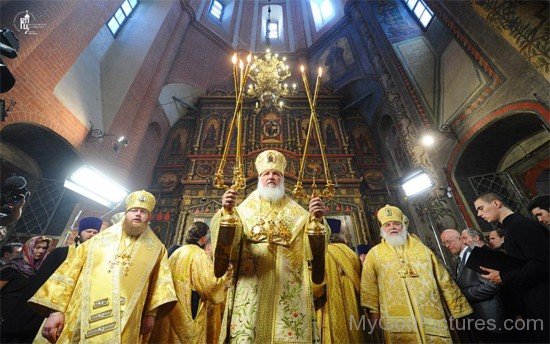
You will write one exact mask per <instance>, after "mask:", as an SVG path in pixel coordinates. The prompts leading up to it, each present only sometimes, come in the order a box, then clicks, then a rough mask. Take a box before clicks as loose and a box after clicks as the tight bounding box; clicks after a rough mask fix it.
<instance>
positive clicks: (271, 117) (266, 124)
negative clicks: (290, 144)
mask: <svg viewBox="0 0 550 344" xmlns="http://www.w3.org/2000/svg"><path fill="white" fill-rule="evenodd" d="M282 127H283V126H282V120H281V117H279V116H278V115H276V114H274V113H269V114H267V115H265V116H264V117H263V118H262V122H261V127H260V128H261V139H260V142H261V143H283V129H282Z"/></svg>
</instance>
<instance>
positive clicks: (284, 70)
mask: <svg viewBox="0 0 550 344" xmlns="http://www.w3.org/2000/svg"><path fill="white" fill-rule="evenodd" d="M290 75H291V73H290V67H289V65H288V64H287V63H286V57H283V58H279V54H272V53H271V51H270V50H269V49H267V50H266V52H265V54H263V55H262V56H261V57H258V56H254V62H253V64H252V66H251V68H250V74H249V77H250V79H251V80H252V83H251V84H248V89H247V91H246V94H247V97H248V98H249V99H254V98H256V99H258V102H257V103H256V109H259V108H262V107H265V108H270V107H272V106H273V105H279V106H280V105H282V104H278V100H279V98H281V97H285V96H288V95H291V94H293V93H294V92H295V91H296V84H295V83H294V84H292V88H290V87H289V86H288V83H285V82H284V81H285V80H286V79H288V78H289V77H290Z"/></svg>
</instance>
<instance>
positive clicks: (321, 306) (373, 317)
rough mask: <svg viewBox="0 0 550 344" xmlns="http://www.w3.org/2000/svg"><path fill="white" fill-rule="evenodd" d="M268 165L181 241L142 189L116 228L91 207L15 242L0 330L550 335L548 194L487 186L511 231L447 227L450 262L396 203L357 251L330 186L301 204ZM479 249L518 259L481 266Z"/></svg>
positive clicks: (224, 338)
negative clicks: (331, 209) (332, 204)
mask: <svg viewBox="0 0 550 344" xmlns="http://www.w3.org/2000/svg"><path fill="white" fill-rule="evenodd" d="M255 165H256V169H257V172H258V187H257V190H255V191H254V192H252V193H251V194H249V195H248V196H247V197H246V198H245V199H244V200H242V201H240V202H238V199H239V197H240V193H239V192H238V191H236V190H233V189H229V190H227V191H226V192H225V193H224V194H223V196H222V199H221V204H222V208H221V209H220V210H219V211H218V212H217V213H216V214H215V215H214V216H213V218H212V219H211V222H210V226H209V225H208V224H206V223H203V222H194V223H193V224H192V225H191V226H190V228H188V229H187V230H186V234H185V242H184V244H183V245H174V246H173V247H171V248H170V249H169V250H167V249H166V248H165V246H164V245H163V243H162V242H160V240H159V239H158V238H157V237H156V235H155V234H154V232H153V231H152V230H151V228H150V227H149V220H150V217H151V213H152V211H153V209H154V207H155V205H156V199H155V197H154V196H153V195H152V194H151V193H149V192H147V191H144V190H141V191H136V192H133V193H131V194H130V195H129V196H128V197H127V199H126V208H125V212H123V213H121V214H117V216H114V217H113V219H112V223H111V226H109V227H108V228H104V227H105V226H104V224H103V221H102V220H101V219H100V218H95V217H88V218H84V219H82V220H80V222H79V226H78V236H77V238H76V240H75V244H74V245H71V246H65V247H58V248H55V249H54V247H53V246H54V245H53V244H52V239H50V238H48V237H45V236H36V237H33V238H31V239H29V240H28V241H27V242H25V244H21V243H9V244H6V245H4V246H3V247H2V250H1V259H0V264H1V267H0V301H1V304H0V313H1V314H0V316H1V318H0V340H1V341H2V342H3V343H4V342H5V343H31V342H36V343H40V342H50V343H56V342H58V343H78V342H85V343H96V342H97V343H139V342H144V343H216V342H219V343H226V342H231V343H375V342H386V343H452V342H468V343H469V342H479V343H493V342H545V343H547V342H549V338H548V325H550V324H549V302H550V300H549V299H548V297H549V253H548V251H549V244H550V241H549V230H548V226H549V225H550V214H549V211H550V208H549V204H548V196H539V197H537V198H535V199H534V200H533V202H531V203H530V204H529V206H528V209H529V211H530V212H531V213H532V214H533V216H535V217H536V218H537V219H538V221H539V222H537V221H534V220H532V219H529V218H527V217H524V216H522V215H520V214H518V213H515V212H513V211H512V210H511V209H510V207H509V206H508V205H507V204H506V201H505V200H504V198H502V197H501V196H500V195H498V194H494V193H487V194H483V195H481V196H480V197H478V198H477V199H476V200H475V203H474V206H475V209H476V211H477V215H478V216H479V217H480V218H482V219H483V220H484V221H486V222H489V223H493V224H495V225H496V226H495V227H498V228H497V229H495V230H494V231H491V232H490V233H489V235H488V241H487V242H488V244H487V243H486V239H485V236H484V234H483V233H482V232H480V231H479V230H477V229H474V228H465V229H458V228H448V229H445V230H443V231H442V232H441V233H440V242H441V244H442V245H443V247H445V248H446V249H447V250H448V251H449V253H450V255H452V256H453V257H454V260H453V262H452V263H451V264H448V265H445V264H443V263H442V262H441V260H440V259H439V257H437V256H436V254H434V253H433V252H432V251H431V250H430V248H428V246H426V245H425V244H424V243H423V242H422V241H421V240H420V239H419V237H418V236H416V235H415V234H413V233H410V232H409V219H408V217H407V215H406V214H405V213H404V212H403V211H402V210H401V209H399V208H398V207H395V206H392V205H386V206H384V207H382V208H381V209H379V210H378V212H377V213H376V218H377V219H378V221H379V223H380V236H381V238H382V239H381V242H380V243H379V244H377V245H374V246H371V245H367V244H360V245H358V246H357V247H356V250H355V251H354V250H353V249H352V248H350V246H349V243H348V242H347V235H346V230H347V229H346V226H345V223H344V222H342V221H341V220H338V219H333V218H328V216H325V209H326V208H325V203H324V202H323V200H322V199H321V198H319V197H312V198H311V199H310V201H309V205H308V209H304V208H303V207H302V206H301V205H299V204H298V203H297V202H296V201H294V200H293V199H292V198H291V197H289V196H287V195H286V194H285V187H284V171H285V169H286V159H285V157H284V156H283V154H281V153H280V152H278V151H275V150H266V151H264V152H262V153H260V154H259V155H258V157H257V159H256V164H255ZM228 214H232V216H236V217H237V218H238V221H237V222H236V223H233V227H232V228H231V229H230V228H229V227H230V226H228V224H227V221H226V218H227V216H228ZM479 252H482V255H483V254H485V255H487V254H489V255H493V254H495V255H500V256H498V257H504V258H501V260H502V261H505V260H506V259H508V258H507V257H513V259H515V260H516V261H521V264H519V265H514V266H512V267H510V266H507V265H505V264H496V265H493V264H492V263H491V261H490V260H487V261H483V262H481V263H475V262H477V260H476V259H478V258H477V257H478V256H479V254H480V253H479ZM497 261H498V259H497ZM472 262H474V263H472ZM526 324H527V325H530V326H526ZM519 325H521V326H519Z"/></svg>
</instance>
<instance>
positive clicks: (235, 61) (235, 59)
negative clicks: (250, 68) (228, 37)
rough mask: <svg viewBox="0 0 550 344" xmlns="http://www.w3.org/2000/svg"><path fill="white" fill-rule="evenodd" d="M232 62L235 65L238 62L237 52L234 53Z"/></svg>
mask: <svg viewBox="0 0 550 344" xmlns="http://www.w3.org/2000/svg"><path fill="white" fill-rule="evenodd" d="M231 62H233V64H234V65H236V64H237V53H235V54H233V57H232V58H231Z"/></svg>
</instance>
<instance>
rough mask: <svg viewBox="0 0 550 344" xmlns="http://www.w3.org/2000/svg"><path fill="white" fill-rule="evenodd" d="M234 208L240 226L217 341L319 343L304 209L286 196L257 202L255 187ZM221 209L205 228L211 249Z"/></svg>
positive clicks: (258, 199)
mask: <svg viewBox="0 0 550 344" xmlns="http://www.w3.org/2000/svg"><path fill="white" fill-rule="evenodd" d="M236 209H237V213H238V215H239V217H240V219H241V221H242V224H243V226H242V228H237V232H236V234H235V239H234V242H233V246H232V249H231V258H230V259H231V261H232V262H234V263H233V264H234V267H235V272H234V273H233V280H232V286H231V287H230V289H229V290H228V294H227V300H226V308H225V312H224V317H223V322H222V329H221V333H220V343H223V342H226V338H227V341H228V342H232V343H261V344H264V343H308V344H311V343H312V342H318V341H319V340H320V338H319V335H318V332H317V329H316V327H317V326H316V319H315V311H314V307H313V297H312V283H311V276H310V275H311V274H310V271H309V269H308V261H309V260H311V259H312V255H311V249H310V247H309V241H308V238H307V234H305V231H304V227H305V225H306V224H307V223H308V221H309V212H307V211H306V210H305V209H304V208H302V207H301V206H300V205H299V204H298V203H296V202H295V201H293V200H292V199H290V198H289V197H286V196H285V197H284V198H283V199H282V200H280V201H278V202H276V203H271V202H268V201H262V200H260V197H259V195H258V192H257V191H254V192H253V193H252V194H250V195H249V196H248V197H247V198H246V199H245V200H244V202H243V203H242V204H241V205H239V206H238V207H237V208H236ZM220 214H221V211H220V212H218V213H217V214H216V215H215V216H214V217H213V219H212V222H211V227H210V228H211V230H212V245H213V250H214V252H216V244H217V238H218V232H219V230H220V228H219V220H220ZM259 224H263V225H262V226H261V227H260V226H258V225H259ZM326 227H328V226H326ZM327 232H330V231H327ZM328 235H330V233H328ZM218 258H219V257H214V260H216V259H218Z"/></svg>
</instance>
